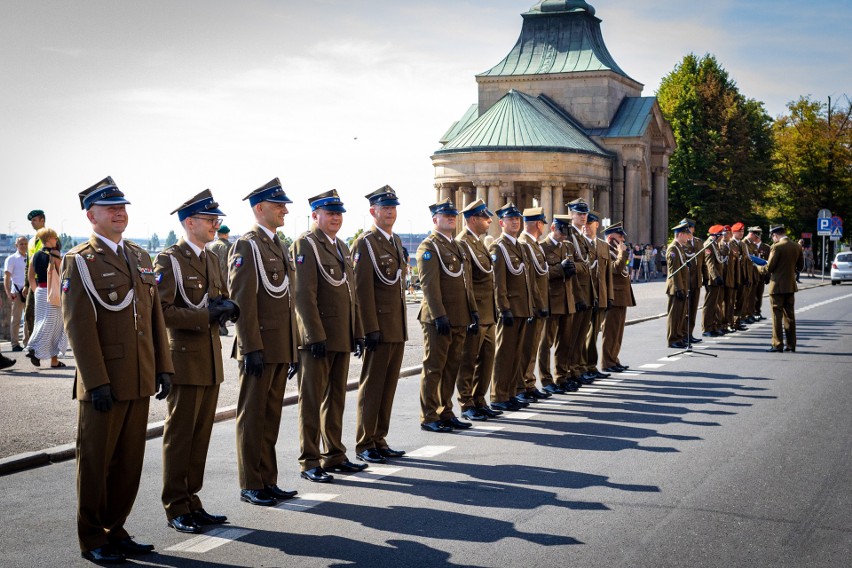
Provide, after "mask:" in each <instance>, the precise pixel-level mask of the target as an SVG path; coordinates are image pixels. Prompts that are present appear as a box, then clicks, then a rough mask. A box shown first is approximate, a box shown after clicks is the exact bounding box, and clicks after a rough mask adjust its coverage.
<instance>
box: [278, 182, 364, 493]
mask: <svg viewBox="0 0 852 568" xmlns="http://www.w3.org/2000/svg"><path fill="white" fill-rule="evenodd" d="M308 203H309V204H310V206H311V220H312V221H313V222H314V223H315V228H314V229H313V230H312V231H308V232H306V233H304V234H302V235H301V236H300V237H299V238H298V239H296V241H295V242H294V243H293V255H294V257H295V259H296V319H297V322H298V326H299V336H300V338H301V341H300V345H299V360H300V362H301V366H300V369H299V446H300V450H301V454H300V455H299V464H300V465H301V468H302V473H301V475H302V477H303V478H305V479H307V480H309V481H314V482H318V483H328V482H330V481H332V480H333V479H334V477H333V476H332V475H331V474H329V473H328V471H339V472H343V473H357V472H359V471H362V470H364V469H365V468H366V467H367V464H355V463H352V462H351V461H349V458H347V457H346V446H344V445H343V441H342V439H341V438H342V433H343V410H344V405H345V403H346V381H347V377H348V375H349V355H350V353H354V354H355V356H356V357H359V358H360V357H361V356H362V355H363V353H364V331H363V328H362V326H361V315H360V313H359V310H358V300H357V298H356V297H355V285H354V280H355V275H354V273H353V271H352V263H351V262H350V260H349V258H350V256H351V255H350V252H349V249H348V248H347V246H346V243H344V242H343V241H342V239H339V238H337V234H338V232H339V231H340V227H341V226H342V225H343V214H344V213H345V212H346V209H344V208H343V202H342V201H341V200H340V196H339V195H338V194H337V190H336V189H332V190H329V191H326V192H323V193H320V194H319V195H315V196H314V197H311V198H310V199H308ZM320 441H322V449H321V448H320Z"/></svg>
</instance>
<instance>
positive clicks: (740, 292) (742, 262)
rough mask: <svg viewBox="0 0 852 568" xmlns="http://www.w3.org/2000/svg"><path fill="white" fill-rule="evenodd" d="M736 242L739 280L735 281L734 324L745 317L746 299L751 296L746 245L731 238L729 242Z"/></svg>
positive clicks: (750, 275)
mask: <svg viewBox="0 0 852 568" xmlns="http://www.w3.org/2000/svg"><path fill="white" fill-rule="evenodd" d="M734 242H736V246H737V248H738V249H739V250H738V251H737V252H738V257H739V275H740V276H739V281H738V282H737V296H736V300H735V302H736V305H735V307H734V310H735V311H734V325H735V326H736V325H739V324H740V321H741V320H742V319H743V318H744V317H746V315H748V314H747V305H746V303H747V299H748V298H750V297H751V277H752V274H751V265H752V264H753V263H752V262H751V259H749V257H748V255H749V252H748V247H747V246H746V244H745V242H744V241H734V240H733V239H732V240H731V243H734Z"/></svg>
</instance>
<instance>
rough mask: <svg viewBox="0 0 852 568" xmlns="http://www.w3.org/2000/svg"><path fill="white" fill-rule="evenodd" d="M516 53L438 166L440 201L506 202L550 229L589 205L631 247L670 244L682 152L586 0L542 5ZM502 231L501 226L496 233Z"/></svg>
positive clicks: (454, 134) (545, 0) (487, 85)
mask: <svg viewBox="0 0 852 568" xmlns="http://www.w3.org/2000/svg"><path fill="white" fill-rule="evenodd" d="M522 17H523V27H522V28H521V36H520V37H519V38H518V41H517V43H516V44H515V47H513V48H512V50H511V51H510V52H509V54H508V55H506V57H504V58H503V60H502V61H500V62H499V63H497V65H495V66H494V67H492V68H491V69H489V70H487V71H485V72H484V73H480V74H479V75H477V76H476V82H477V84H478V85H479V101H478V103H477V104H474V105H472V106H471V107H470V108H468V110H467V112H465V113H464V115H463V116H462V117H461V118H460V119H459V120H458V121H456V122H455V123H453V125H452V126H451V127H450V128H449V130H448V131H447V132H446V134H444V136H443V137H442V138H441V140H440V142H441V144H442V147H441V148H440V149H439V150H437V151H436V152H435V153H434V155H433V156H432V164H433V165H434V167H435V188H436V190H437V194H438V195H437V197H438V199H444V198H446V197H452V198H453V199H454V201H455V202H456V204H457V205H458V206H459V207H460V208H461V207H463V206H465V205H467V204H468V203H470V202H471V201H473V200H474V199H476V198H477V197H479V198H481V199H482V200H483V201H485V202H486V203H487V204H488V207H489V208H490V209H491V210H492V211H493V210H495V209H497V208H499V207H500V206H502V205H503V204H505V203H506V202H507V201H508V200H512V201H514V202H515V204H517V205H518V207H520V208H522V209H523V208H525V207H542V208H543V209H544V211H545V215H547V217H548V219H552V215H553V214H555V213H563V212H564V211H565V203H567V202H569V201H571V200H573V199H575V198H577V197H582V198H584V199H585V200H586V201H587V202H589V204H591V206H592V208H593V209H596V210H598V211H600V212H601V214H602V215H603V216H604V217H608V218H610V219H611V220H612V222H616V221H624V224H625V228H626V230H627V232H628V234H629V236H630V240H631V241H633V242H644V243H649V242H654V243H658V244H659V243H663V242H666V240H667V236H668V214H667V210H668V160H669V156H670V155H671V153H672V151H673V150H674V147H675V141H674V135H673V134H672V130H671V127H670V126H669V124H668V123H667V122H666V121H665V119H664V118H663V116H662V113H661V112H660V107H659V104H658V103H657V99H656V97H643V96H641V95H642V87H643V85H642V83H639V82H638V81H636V80H635V79H633V78H631V77H630V76H628V75H627V73H625V72H624V71H623V70H622V69H621V68H620V67H619V66H618V64H617V63H616V62H615V60H614V59H613V58H612V55H610V53H609V51H608V50H607V48H606V45H605V44H604V41H603V36H602V35H601V29H600V24H601V20H600V19H598V18H597V17H595V9H594V8H593V7H592V6H591V5H589V4H588V3H587V2H585V1H584V0H542V1H540V2H538V4H536V5H535V6H533V7H532V8H531V9H530V10H529V11H528V12H525V13H524V14H522ZM491 230H492V232H493V233H494V234H497V233H499V230H500V229H499V226H498V224H497V223H493V224H492V225H491Z"/></svg>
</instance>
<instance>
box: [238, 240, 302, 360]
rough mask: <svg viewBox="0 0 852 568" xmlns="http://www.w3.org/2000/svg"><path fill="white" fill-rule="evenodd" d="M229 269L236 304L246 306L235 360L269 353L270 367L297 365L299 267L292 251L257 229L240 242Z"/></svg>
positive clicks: (239, 322)
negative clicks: (295, 290) (296, 288)
mask: <svg viewBox="0 0 852 568" xmlns="http://www.w3.org/2000/svg"><path fill="white" fill-rule="evenodd" d="M252 243H253V244H252ZM255 247H256V248H255ZM255 250H256V251H257V252H255ZM258 261H259V263H258ZM228 265H229V272H228V280H229V282H228V286H229V291H230V295H231V300H232V301H233V302H234V303H236V304H237V305H238V306H239V307H240V318H239V319H238V320H237V323H236V324H235V326H236V330H237V338H236V340H235V341H234V350H233V353H232V357H236V358H237V359H242V357H243V355H245V354H246V353H251V352H253V351H259V350H263V361H264V363H292V362H294V361H295V360H296V325H295V324H296V322H295V317H294V313H293V309H294V302H293V265H292V262H291V260H290V256H289V255H288V254H287V250H286V249H285V248H284V246H283V245H281V243H278V242H276V241H275V240H274V239H270V238H269V236H268V235H267V234H266V232H265V231H264V230H263V229H262V228H260V227H258V226H254V227H253V228H252V230H251V231H249V232H247V233H246V234H244V235H243V236H242V237H240V238H239V240H237V242H235V243H234V246H233V247H232V248H231V254H230V256H229V257H228Z"/></svg>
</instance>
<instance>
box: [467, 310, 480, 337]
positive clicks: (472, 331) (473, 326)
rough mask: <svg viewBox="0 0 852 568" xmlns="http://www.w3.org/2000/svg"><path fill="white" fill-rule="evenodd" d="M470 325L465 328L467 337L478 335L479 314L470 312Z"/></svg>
mask: <svg viewBox="0 0 852 568" xmlns="http://www.w3.org/2000/svg"><path fill="white" fill-rule="evenodd" d="M470 319H471V320H472V321H471V323H470V325H469V326H467V334H468V335H479V312H470Z"/></svg>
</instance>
